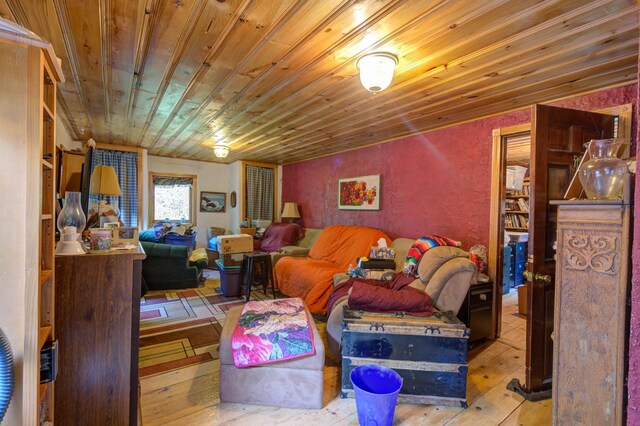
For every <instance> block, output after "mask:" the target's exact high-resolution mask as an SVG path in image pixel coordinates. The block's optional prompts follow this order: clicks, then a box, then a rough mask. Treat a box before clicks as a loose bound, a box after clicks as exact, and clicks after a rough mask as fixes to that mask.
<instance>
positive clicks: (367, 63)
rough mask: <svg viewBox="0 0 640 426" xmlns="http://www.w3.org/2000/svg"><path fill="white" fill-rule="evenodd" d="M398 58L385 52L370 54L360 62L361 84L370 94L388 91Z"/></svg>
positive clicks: (358, 63) (358, 64) (358, 65)
mask: <svg viewBox="0 0 640 426" xmlns="http://www.w3.org/2000/svg"><path fill="white" fill-rule="evenodd" d="M397 64H398V58H397V57H396V56H395V55H393V54H391V53H385V52H378V53H370V54H368V55H365V56H363V57H362V58H360V59H359V60H358V62H357V63H356V66H357V67H358V69H359V70H360V82H361V83H362V85H363V86H364V88H365V89H367V90H368V91H370V92H373V93H377V92H379V91H381V90H384V89H386V88H387V87H389V85H390V84H391V80H393V72H394V70H395V67H396V65H397Z"/></svg>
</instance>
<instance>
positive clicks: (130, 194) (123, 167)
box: [89, 149, 138, 226]
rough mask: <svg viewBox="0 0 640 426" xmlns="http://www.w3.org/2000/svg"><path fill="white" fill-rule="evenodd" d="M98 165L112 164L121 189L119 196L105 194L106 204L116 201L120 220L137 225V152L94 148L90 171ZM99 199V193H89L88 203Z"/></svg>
mask: <svg viewBox="0 0 640 426" xmlns="http://www.w3.org/2000/svg"><path fill="white" fill-rule="evenodd" d="M98 165H102V166H112V167H113V168H114V169H115V171H116V176H118V183H119V184H120V190H121V191H122V196H120V197H117V196H106V197H105V200H106V201H107V204H111V203H113V202H114V201H115V202H117V203H118V208H119V209H120V220H121V221H122V223H124V224H125V226H138V153H137V152H122V151H109V150H105V149H95V150H93V161H92V164H91V173H93V169H95V167H96V166H98ZM99 200H100V196H99V195H97V194H90V195H89V202H90V203H97V202H98V201H99Z"/></svg>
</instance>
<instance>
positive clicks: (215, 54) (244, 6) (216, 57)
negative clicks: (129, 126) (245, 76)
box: [149, 1, 286, 153]
mask: <svg viewBox="0 0 640 426" xmlns="http://www.w3.org/2000/svg"><path fill="white" fill-rule="evenodd" d="M285 4H286V3H285ZM256 7H258V8H260V7H261V8H262V9H264V8H265V7H266V9H264V10H265V11H269V12H276V11H277V10H278V9H277V8H273V5H272V4H270V5H267V4H265V3H260V2H253V1H243V2H242V3H241V4H239V5H238V7H237V9H235V10H234V12H233V16H232V17H231V19H230V20H229V21H228V22H226V23H225V25H224V26H222V25H221V26H220V28H221V29H222V31H221V32H220V33H219V34H217V37H216V38H215V41H214V43H212V44H211V49H210V52H209V53H208V55H207V57H206V59H205V61H204V63H203V64H202V65H201V66H200V67H198V69H197V70H196V73H195V74H194V77H193V80H192V81H191V82H190V83H189V85H188V87H187V90H186V91H185V92H184V94H183V96H182V97H181V98H180V99H179V100H178V102H177V103H176V104H175V105H174V107H173V110H172V111H171V114H169V117H168V120H167V121H165V123H164V124H163V125H162V129H165V130H166V129H168V128H169V127H170V125H171V124H172V122H173V121H174V118H175V117H178V111H180V110H181V109H182V107H183V106H184V105H185V103H186V101H187V99H189V100H190V101H191V102H193V104H194V105H197V107H195V108H194V109H193V111H192V112H191V113H189V114H188V117H184V118H183V119H182V120H180V121H179V122H178V123H175V126H171V130H170V133H171V136H170V137H169V138H168V141H164V143H163V147H164V146H165V145H166V144H167V143H169V142H171V141H173V140H174V139H175V135H176V132H177V133H180V132H182V131H183V130H184V129H185V128H186V127H187V126H188V125H189V124H190V123H191V122H192V121H193V120H196V119H197V118H199V114H200V113H201V112H202V111H203V109H204V108H205V107H206V106H207V105H208V103H209V101H210V100H211V99H212V97H213V96H214V95H215V94H216V91H217V89H218V87H219V86H220V85H223V84H224V83H225V81H227V79H228V78H229V77H230V76H233V75H234V74H235V73H234V69H233V67H228V66H226V63H225V62H227V61H224V60H223V57H222V55H223V52H224V51H225V50H228V51H229V52H233V54H235V55H239V52H245V51H248V52H251V50H252V49H251V47H252V45H251V44H250V42H251V41H252V40H251V38H250V37H247V34H244V37H242V36H240V32H241V31H242V29H243V27H244V28H251V27H250V26H248V25H242V24H244V23H248V22H251V21H252V20H251V13H252V12H253V11H254V10H255V8H256ZM253 28H254V29H255V30H254V31H258V32H259V33H262V31H263V25H262V24H260V23H257V22H256V24H255V25H254V26H253ZM232 37H235V38H238V39H239V40H238V43H237V44H234V43H232V42H231V41H230V40H231V39H232ZM258 41H259V40H258ZM256 42H257V41H254V43H253V44H254V45H255V43H256ZM245 45H246V48H245ZM248 55H249V56H250V55H251V53H249V54H248ZM211 64H215V66H214V67H211ZM210 69H213V70H214V71H213V72H212V73H209V70H210ZM209 74H213V80H212V78H211V77H209V79H207V76H208V75H209ZM194 83H195V84H194ZM211 87H213V90H212V89H211ZM181 118H182V117H181ZM159 139H160V137H159V136H158V137H156V138H155V139H154V140H153V143H152V144H151V145H150V147H149V149H150V150H151V149H153V148H155V146H156V143H157V142H158V140H159ZM159 152H161V153H162V151H159Z"/></svg>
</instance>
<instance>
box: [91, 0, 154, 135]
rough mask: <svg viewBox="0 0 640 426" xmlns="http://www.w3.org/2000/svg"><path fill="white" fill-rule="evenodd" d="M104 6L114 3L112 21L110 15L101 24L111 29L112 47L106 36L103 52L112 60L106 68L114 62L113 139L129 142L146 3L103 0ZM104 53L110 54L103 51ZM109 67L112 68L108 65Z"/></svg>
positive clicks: (112, 94) (111, 99)
mask: <svg viewBox="0 0 640 426" xmlns="http://www.w3.org/2000/svg"><path fill="white" fill-rule="evenodd" d="M103 3H104V5H109V6H111V7H110V8H111V12H110V14H109V18H110V20H106V19H105V18H106V14H105V16H104V17H103V19H102V21H101V26H102V25H104V26H105V28H107V27H108V28H111V30H110V33H109V34H110V37H111V43H110V46H107V45H105V43H104V37H103V51H104V49H105V48H108V55H109V59H108V60H107V61H104V62H103V69H104V68H105V65H106V64H113V68H112V69H111V70H109V77H110V82H109V84H110V90H109V91H107V93H106V95H107V96H109V98H108V99H109V108H110V112H111V114H110V124H111V126H110V135H111V140H112V141H114V142H116V143H119V144H124V143H127V142H128V141H127V139H126V132H127V117H128V112H129V109H128V108H129V99H130V98H131V96H132V91H133V87H134V81H135V78H136V76H135V56H136V47H137V46H136V43H135V41H136V40H137V34H138V32H139V31H140V26H141V21H142V20H143V19H144V16H145V13H144V6H145V5H144V2H142V1H138V2H136V1H130V0H112V1H109V2H103ZM103 56H107V55H106V54H105V53H103ZM106 68H107V70H108V69H109V67H106Z"/></svg>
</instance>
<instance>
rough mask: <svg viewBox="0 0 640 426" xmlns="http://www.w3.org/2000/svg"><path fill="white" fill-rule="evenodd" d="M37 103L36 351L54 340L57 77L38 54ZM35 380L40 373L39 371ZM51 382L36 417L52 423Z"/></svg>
mask: <svg viewBox="0 0 640 426" xmlns="http://www.w3.org/2000/svg"><path fill="white" fill-rule="evenodd" d="M39 71H40V78H39V94H40V95H39V102H40V110H41V111H42V113H41V114H40V118H41V122H40V158H41V161H42V167H41V172H40V173H41V177H40V179H41V186H40V194H41V200H40V223H41V225H40V259H39V263H38V264H39V271H38V273H39V274H38V276H39V278H40V280H39V282H40V286H39V288H38V306H39V314H38V326H39V333H38V352H39V351H40V350H42V348H43V347H44V346H45V344H47V342H52V341H54V340H55V328H54V323H55V311H54V297H55V288H54V286H55V272H54V269H55V226H56V221H55V218H56V217H55V213H56V212H55V208H54V206H55V202H56V184H55V180H56V176H55V172H54V168H53V164H56V78H55V75H54V74H53V73H52V71H51V67H50V64H49V63H48V62H47V58H46V57H45V54H44V53H43V52H42V51H41V52H40V61H39ZM38 377H40V374H39V372H38ZM53 395H54V382H49V383H46V384H40V385H39V391H38V396H39V399H38V401H39V404H38V415H37V418H38V419H39V420H40V421H49V422H53V411H54V410H53Z"/></svg>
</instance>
